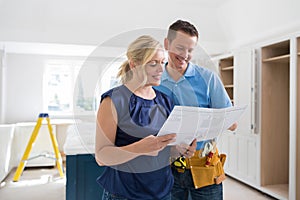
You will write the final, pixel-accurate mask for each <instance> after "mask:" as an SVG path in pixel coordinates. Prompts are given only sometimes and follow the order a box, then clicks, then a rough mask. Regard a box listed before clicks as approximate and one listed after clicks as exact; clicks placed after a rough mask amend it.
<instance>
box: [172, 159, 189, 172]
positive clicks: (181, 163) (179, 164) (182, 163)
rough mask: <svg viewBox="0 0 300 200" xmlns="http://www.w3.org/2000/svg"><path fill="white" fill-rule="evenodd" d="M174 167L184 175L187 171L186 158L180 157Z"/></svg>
mask: <svg viewBox="0 0 300 200" xmlns="http://www.w3.org/2000/svg"><path fill="white" fill-rule="evenodd" d="M173 166H174V167H175V168H176V169H177V171H178V172H180V173H183V172H184V171H185V169H186V160H185V157H183V156H180V157H178V158H177V159H176V160H175V161H174V162H173Z"/></svg>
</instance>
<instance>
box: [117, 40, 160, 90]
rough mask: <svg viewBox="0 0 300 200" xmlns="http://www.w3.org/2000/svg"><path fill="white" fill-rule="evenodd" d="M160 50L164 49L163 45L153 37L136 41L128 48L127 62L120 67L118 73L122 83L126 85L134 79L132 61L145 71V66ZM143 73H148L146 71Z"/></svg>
mask: <svg viewBox="0 0 300 200" xmlns="http://www.w3.org/2000/svg"><path fill="white" fill-rule="evenodd" d="M158 49H163V47H162V45H161V44H160V43H159V42H158V41H157V40H155V39H154V38H152V37H151V36H148V35H143V36H140V37H138V38H137V39H136V40H134V41H133V42H132V43H131V44H130V45H129V46H128V49H127V53H126V56H127V60H126V61H125V62H124V63H123V64H122V65H121V66H120V69H119V72H118V77H120V78H121V82H122V83H123V84H124V83H126V82H128V81H129V80H131V78H132V71H131V69H130V66H129V62H130V61H132V62H133V63H135V64H136V65H137V64H138V65H140V66H141V67H142V68H143V69H145V64H146V63H148V62H149V61H150V60H151V59H152V57H153V56H154V54H155V53H156V51H157V50H158ZM143 71H144V73H146V72H145V70H143ZM145 81H147V80H145Z"/></svg>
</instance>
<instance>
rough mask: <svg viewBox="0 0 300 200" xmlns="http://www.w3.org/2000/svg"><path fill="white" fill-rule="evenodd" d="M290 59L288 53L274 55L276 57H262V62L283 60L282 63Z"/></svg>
mask: <svg viewBox="0 0 300 200" xmlns="http://www.w3.org/2000/svg"><path fill="white" fill-rule="evenodd" d="M289 60H290V55H289V54H287V55H282V56H276V57H272V58H266V59H263V62H283V63H287V62H289Z"/></svg>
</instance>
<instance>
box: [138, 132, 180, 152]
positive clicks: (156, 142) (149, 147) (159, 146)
mask: <svg viewBox="0 0 300 200" xmlns="http://www.w3.org/2000/svg"><path fill="white" fill-rule="evenodd" d="M175 137H176V134H175V133H171V134H167V135H162V136H153V135H149V136H148V137H145V138H143V139H141V140H139V141H138V142H136V143H135V147H136V149H135V152H136V153H141V154H143V155H149V156H156V155H158V152H160V151H161V150H163V149H164V148H165V147H166V146H167V145H168V144H170V143H172V142H174V141H175Z"/></svg>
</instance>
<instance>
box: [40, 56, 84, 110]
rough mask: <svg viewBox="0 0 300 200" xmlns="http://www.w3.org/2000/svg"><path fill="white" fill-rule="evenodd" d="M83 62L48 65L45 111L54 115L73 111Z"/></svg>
mask: <svg viewBox="0 0 300 200" xmlns="http://www.w3.org/2000/svg"><path fill="white" fill-rule="evenodd" d="M81 64H82V62H80V61H58V62H52V63H49V64H47V65H46V69H45V73H44V87H43V89H44V109H45V110H47V112H52V113H64V114H67V113H70V112H72V111H73V94H74V86H75V82H76V78H77V76H78V73H79V70H80V67H81Z"/></svg>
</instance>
